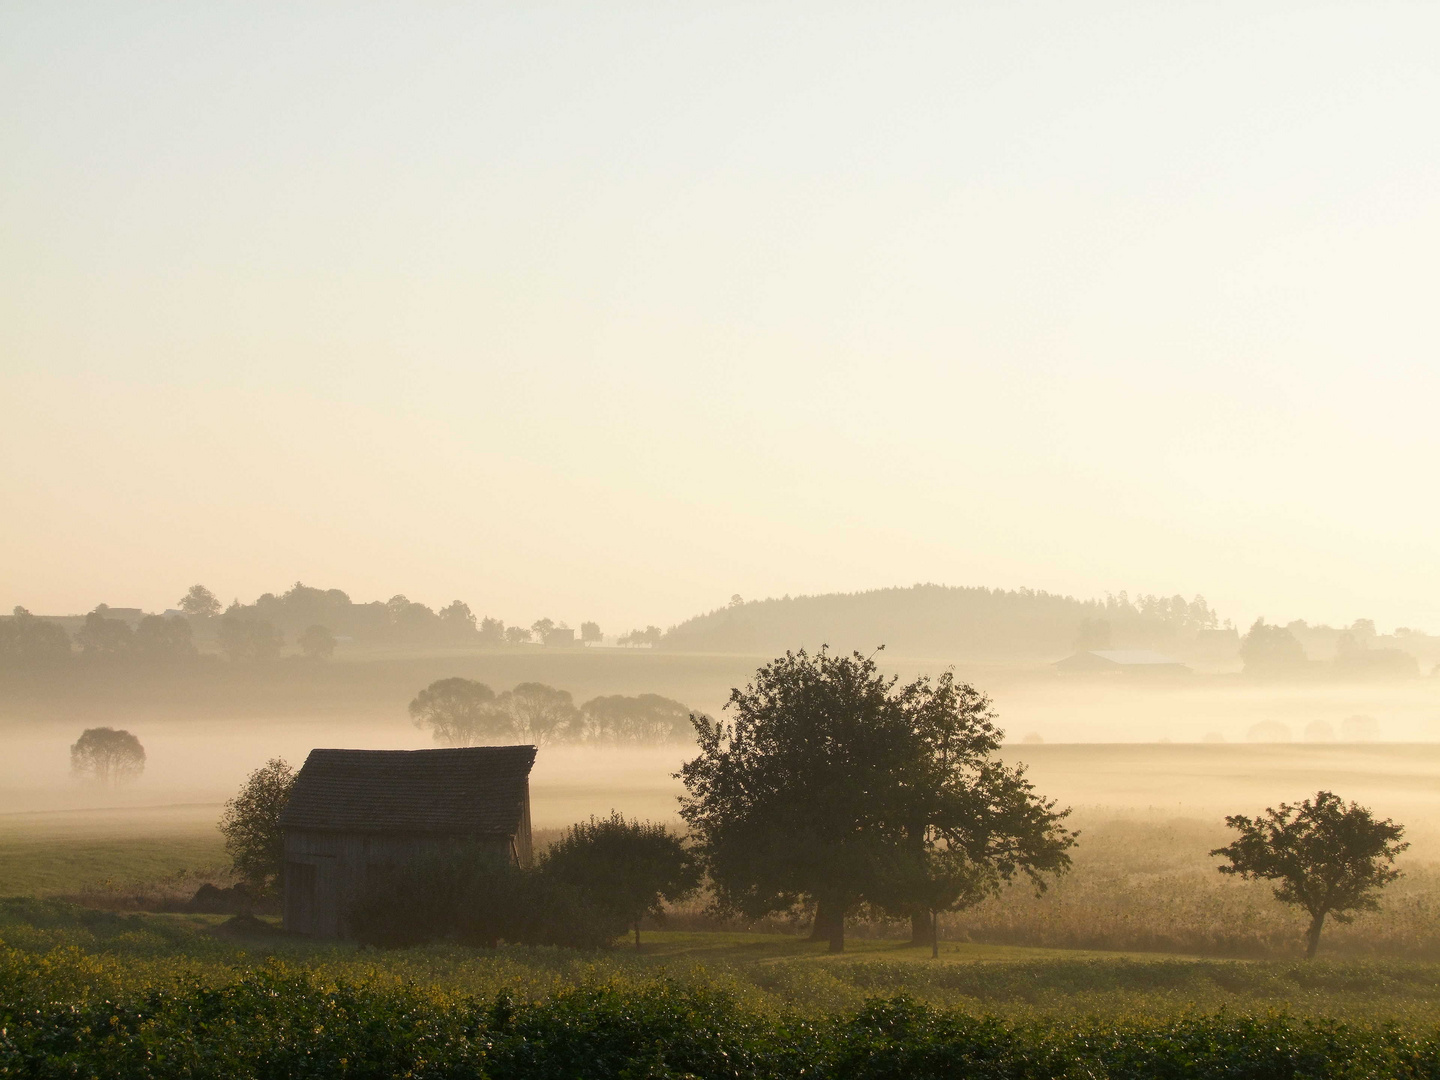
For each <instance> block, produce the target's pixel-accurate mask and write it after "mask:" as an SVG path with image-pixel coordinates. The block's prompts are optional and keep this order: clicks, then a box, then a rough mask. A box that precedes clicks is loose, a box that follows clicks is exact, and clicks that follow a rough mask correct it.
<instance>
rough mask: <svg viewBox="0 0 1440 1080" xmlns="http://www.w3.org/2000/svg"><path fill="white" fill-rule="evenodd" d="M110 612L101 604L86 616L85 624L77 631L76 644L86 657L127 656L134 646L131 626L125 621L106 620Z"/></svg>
mask: <svg viewBox="0 0 1440 1080" xmlns="http://www.w3.org/2000/svg"><path fill="white" fill-rule="evenodd" d="M108 610H109V608H108V607H107V606H106V605H104V604H101V605H100V606H99V607H97V608H96V609H95V610H94V611H92V612H90V614H88V615H86V616H85V624H84V625H83V626H81V627H80V629H79V630H76V631H75V644H76V645H79V646H80V651H81V652H83V653H84V654H85V655H86V656H107V657H113V656H125V655H128V654H129V652H130V650H131V647H132V646H133V644H134V634H133V632H132V631H131V629H130V624H129V623H127V622H126V621H125V620H124V619H108V618H106V617H105V613H106V611H108Z"/></svg>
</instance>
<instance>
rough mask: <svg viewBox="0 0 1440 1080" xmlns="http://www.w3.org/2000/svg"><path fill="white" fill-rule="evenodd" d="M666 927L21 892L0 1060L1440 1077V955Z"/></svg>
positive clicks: (33, 1069)
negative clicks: (328, 936)
mask: <svg viewBox="0 0 1440 1080" xmlns="http://www.w3.org/2000/svg"><path fill="white" fill-rule="evenodd" d="M822 948H823V946H821V945H818V944H816V945H811V944H808V943H805V942H803V941H800V940H797V939H794V938H789V939H786V938H777V937H776V936H775V935H747V934H720V933H709V934H686V933H659V934H655V933H652V934H651V935H650V941H649V942H648V944H647V947H646V949H645V950H644V951H642V952H641V953H639V954H638V955H637V954H635V953H632V952H628V951H616V952H613V953H609V954H601V955H598V956H586V955H581V954H577V953H574V952H567V951H561V950H552V949H519V948H501V949H497V950H466V949H460V948H457V947H453V946H443V945H442V946H432V947H426V948H420V949H412V950H405V951H399V952H390V953H384V952H376V951H374V950H358V949H355V948H351V947H348V946H344V945H320V944H310V943H304V942H293V941H288V940H286V939H284V938H283V936H281V935H278V934H276V933H274V932H273V931H272V932H266V931H265V930H264V929H263V928H256V927H253V926H252V927H250V928H249V930H248V932H247V934H246V936H244V937H237V936H234V931H233V930H232V929H231V927H230V926H229V925H228V924H226V923H225V922H223V921H221V920H220V919H219V918H215V917H210V918H206V917H201V916H164V915H117V914H114V913H107V912H96V911H92V910H87V909H83V908H77V907H74V906H72V905H68V904H64V903H61V902H58V901H40V900H33V899H11V900H6V901H0V1075H27V1076H52V1075H53V1076H67V1075H84V1076H93V1077H112V1076H113V1077H128V1076H187V1077H217V1078H218V1077H234V1076H255V1077H262V1076H264V1077H272V1076H273V1077H289V1076H300V1075H315V1076H320V1075H324V1076H363V1077H377V1078H378V1077H384V1076H393V1075H407V1076H444V1077H459V1076H468V1077H482V1076H492V1077H517V1078H519V1077H534V1078H542V1077H543V1078H552V1077H553V1078H557V1080H558V1078H560V1077H594V1078H597V1080H599V1078H606V1080H609V1078H614V1080H627V1078H635V1077H650V1078H680V1077H686V1076H694V1077H707V1078H708V1077H717V1078H718V1077H737V1076H739V1077H755V1078H762V1077H765V1078H768V1077H787V1076H797V1075H809V1076H820V1077H885V1076H920V1077H927V1076H934V1077H940V1076H957V1075H985V1076H991V1077H1015V1078H1021V1077H1024V1078H1039V1077H1055V1076H1090V1077H1113V1078H1120V1077H1153V1076H1160V1075H1169V1076H1177V1077H1178V1076H1227V1077H1235V1076H1242V1077H1243V1076H1254V1077H1262V1076H1263V1077H1302V1076H1303V1077H1321V1076H1394V1077H1402V1076H1433V1075H1434V1071H1435V1069H1436V1067H1437V1064H1440V1045H1437V1043H1436V1041H1435V1039H1434V1036H1433V1034H1432V1033H1433V1032H1434V1030H1435V1028H1436V1026H1437V1022H1440V966H1436V965H1431V964H1417V963H1405V962H1400V961H1394V962H1387V963H1378V964H1377V963H1355V962H1338V963H1337V962H1321V963H1315V964H1308V965H1307V964H1302V963H1294V962H1288V963H1274V962H1247V961H1213V960H1193V959H1191V960H1182V959H1177V958H1155V957H1146V956H1122V955H1110V956H1098V955H1094V954H1085V953H1077V952H1069V953H1059V952H1046V951H1044V950H1032V949H1020V948H1010V947H993V946H983V945H980V946H977V945H964V944H960V945H955V944H951V945H947V946H946V947H945V950H944V952H943V954H942V956H941V958H940V959H939V960H938V961H937V960H931V959H930V958H929V956H928V952H927V951H926V950H916V949H910V948H908V947H906V946H903V945H897V944H894V943H887V942H879V941H872V942H864V943H859V944H858V945H857V947H856V948H855V950H854V951H853V952H852V953H850V954H848V955H846V956H842V957H834V956H828V955H825V954H824V953H822V952H821V951H820V950H821V949H822Z"/></svg>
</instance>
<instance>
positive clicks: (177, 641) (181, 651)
mask: <svg viewBox="0 0 1440 1080" xmlns="http://www.w3.org/2000/svg"><path fill="white" fill-rule="evenodd" d="M132 647H133V650H134V652H135V653H136V654H138V655H140V656H143V657H145V658H146V659H147V660H186V659H189V658H190V657H193V656H194V655H195V641H194V637H193V635H192V634H191V631H190V623H189V622H187V621H186V620H185V619H184V618H182V617H181V616H179V615H171V616H170V617H169V618H166V617H165V616H164V615H146V616H145V617H144V618H143V619H141V620H140V624H139V625H138V626H136V627H135V634H134V637H133V639H132Z"/></svg>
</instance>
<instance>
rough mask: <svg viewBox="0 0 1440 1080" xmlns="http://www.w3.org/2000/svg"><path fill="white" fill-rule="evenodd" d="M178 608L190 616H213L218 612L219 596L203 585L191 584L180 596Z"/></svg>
mask: <svg viewBox="0 0 1440 1080" xmlns="http://www.w3.org/2000/svg"><path fill="white" fill-rule="evenodd" d="M180 610H181V611H183V612H184V613H185V614H186V615H189V616H191V617H192V618H199V619H209V618H213V617H214V616H216V615H219V614H220V598H219V597H217V596H216V595H215V594H214V593H212V592H211V591H210V590H209V589H207V588H206V587H205V586H204V585H191V586H190V589H189V591H188V592H186V593H185V595H184V596H183V597H181V598H180Z"/></svg>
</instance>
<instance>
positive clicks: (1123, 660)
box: [1089, 649, 1180, 667]
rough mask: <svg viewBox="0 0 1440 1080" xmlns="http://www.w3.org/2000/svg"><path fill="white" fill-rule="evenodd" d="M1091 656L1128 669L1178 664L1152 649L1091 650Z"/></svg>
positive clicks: (1176, 661) (1169, 657) (1170, 657)
mask: <svg viewBox="0 0 1440 1080" xmlns="http://www.w3.org/2000/svg"><path fill="white" fill-rule="evenodd" d="M1089 652H1090V655H1091V656H1098V657H1100V659H1102V660H1109V661H1110V662H1111V663H1112V664H1121V665H1123V666H1125V667H1130V666H1131V665H1134V664H1178V663H1180V661H1179V660H1176V659H1175V658H1174V657H1173V656H1166V655H1165V654H1164V653H1158V652H1155V650H1153V649H1091V650H1089Z"/></svg>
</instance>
